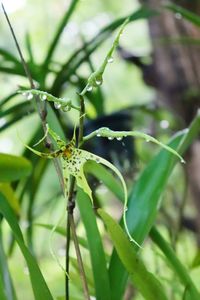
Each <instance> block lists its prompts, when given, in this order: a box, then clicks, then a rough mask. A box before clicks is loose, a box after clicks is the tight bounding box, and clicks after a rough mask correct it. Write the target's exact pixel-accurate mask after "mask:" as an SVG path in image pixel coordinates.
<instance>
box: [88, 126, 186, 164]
mask: <svg viewBox="0 0 200 300" xmlns="http://www.w3.org/2000/svg"><path fill="white" fill-rule="evenodd" d="M94 136H98V137H107V138H113V139H114V138H116V139H119V140H122V139H123V138H124V137H127V136H132V137H137V138H141V139H144V140H145V141H146V142H152V143H154V144H157V145H159V146H160V147H162V148H164V149H166V150H167V151H169V152H171V153H173V154H174V155H175V156H177V157H178V158H179V159H180V161H181V162H182V163H184V162H185V161H184V159H183V158H182V157H181V156H180V155H179V154H178V153H177V151H175V150H174V149H172V148H171V147H169V146H167V145H165V144H163V143H161V142H160V141H158V140H157V139H156V138H154V137H152V136H151V135H149V134H146V133H143V132H140V131H136V130H134V131H114V130H111V129H109V128H108V127H101V128H99V129H97V130H95V131H93V132H92V133H90V134H89V135H87V136H85V137H84V138H83V140H84V141H88V140H89V139H91V138H92V137H94Z"/></svg>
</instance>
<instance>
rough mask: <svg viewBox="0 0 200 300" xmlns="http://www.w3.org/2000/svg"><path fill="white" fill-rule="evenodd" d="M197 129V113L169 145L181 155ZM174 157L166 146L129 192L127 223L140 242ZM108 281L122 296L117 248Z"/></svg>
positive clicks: (118, 296) (124, 276) (199, 126)
mask: <svg viewBox="0 0 200 300" xmlns="http://www.w3.org/2000/svg"><path fill="white" fill-rule="evenodd" d="M199 130H200V113H199V111H198V114H197V116H196V117H195V119H194V121H193V122H192V124H191V125H190V127H189V129H187V130H185V131H182V132H180V133H179V134H178V135H176V136H175V137H174V138H173V139H172V141H171V142H170V143H169V146H170V147H171V148H173V149H176V151H178V153H180V154H181V155H182V154H183V153H184V152H185V150H186V149H187V148H188V147H189V146H190V145H191V143H192V141H193V140H194V139H195V138H196V137H197V135H198V133H199ZM176 162H177V160H176V158H175V156H174V155H172V154H171V153H169V152H166V151H165V150H162V151H160V153H159V154H158V155H156V156H155V157H154V158H153V159H152V160H151V161H150V163H149V164H148V165H147V167H146V168H145V169H144V171H143V172H142V174H141V175H140V177H139V179H138V180H137V182H135V183H134V185H133V189H132V191H131V193H130V195H129V202H128V211H127V216H126V218H127V224H128V229H129V231H130V233H131V235H132V236H133V238H134V239H136V241H137V242H138V243H142V242H143V241H144V239H145V238H146V236H147V235H148V233H149V230H150V229H151V227H152V225H153V223H154V221H155V218H156V215H157V211H158V208H159V205H160V202H159V201H160V195H161V194H162V192H163V191H164V189H165V186H166V183H167V180H168V178H169V176H170V174H171V172H172V171H173V168H174V166H175V165H176ZM109 273H110V281H111V290H112V297H113V299H115V300H118V299H121V298H122V295H123V293H124V289H125V286H126V282H127V272H126V271H125V269H124V267H123V266H122V264H121V262H120V260H119V258H118V257H117V254H116V252H115V251H114V252H113V255H112V258H111V263H110V269H109Z"/></svg>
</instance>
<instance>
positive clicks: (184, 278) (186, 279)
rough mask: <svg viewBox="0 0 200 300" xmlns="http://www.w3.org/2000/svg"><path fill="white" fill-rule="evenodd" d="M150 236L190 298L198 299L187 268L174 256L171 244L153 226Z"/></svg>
mask: <svg viewBox="0 0 200 300" xmlns="http://www.w3.org/2000/svg"><path fill="white" fill-rule="evenodd" d="M150 237H151V239H152V241H153V242H154V243H155V244H156V245H157V246H158V247H159V248H160V249H161V251H162V252H163V253H164V255H165V257H166V258H167V259H168V261H169V262H170V265H171V268H172V269H173V270H174V272H175V273H176V274H177V276H178V277H179V279H180V280H181V282H182V283H183V285H184V286H185V288H187V295H188V296H189V297H190V299H191V300H198V299H200V294H199V292H198V291H197V289H196V287H195V285H194V283H193V281H192V279H191V278H190V275H189V272H188V270H186V268H185V267H184V266H183V265H182V264H181V262H180V261H179V259H178V257H177V256H176V254H175V252H174V250H173V249H172V248H171V246H170V245H169V244H168V243H167V242H166V241H165V239H164V238H163V237H162V235H161V234H160V233H159V232H158V230H157V229H156V228H155V227H153V228H152V229H151V231H150Z"/></svg>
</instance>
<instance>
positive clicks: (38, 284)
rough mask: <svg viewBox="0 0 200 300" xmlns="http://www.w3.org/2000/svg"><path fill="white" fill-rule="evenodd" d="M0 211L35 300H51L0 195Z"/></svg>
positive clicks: (10, 213)
mask: <svg viewBox="0 0 200 300" xmlns="http://www.w3.org/2000/svg"><path fill="white" fill-rule="evenodd" d="M0 211H1V213H2V215H3V216H4V218H5V219H6V221H7V222H8V224H9V226H10V228H11V230H12V232H13V234H14V236H15V239H16V241H17V243H18V245H19V247H20V249H21V252H22V254H23V256H24V259H25V260H26V263H27V266H28V269H29V273H30V279H31V283H32V288H33V293H34V296H35V300H41V299H45V300H53V297H52V295H51V293H50V291H49V288H48V286H47V284H46V282H45V280H44V277H43V276H42V273H41V271H40V269H39V266H38V264H37V262H36V260H35V258H34V256H33V255H32V254H31V252H30V251H29V250H28V248H27V247H26V245H25V243H24V239H23V236H22V232H21V230H20V227H19V225H18V223H17V220H16V217H15V215H14V213H13V211H12V209H11V208H10V206H9V205H8V203H7V201H6V199H5V198H4V196H3V195H2V194H1V193H0Z"/></svg>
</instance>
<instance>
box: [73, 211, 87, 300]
mask: <svg viewBox="0 0 200 300" xmlns="http://www.w3.org/2000/svg"><path fill="white" fill-rule="evenodd" d="M69 217H70V227H71V231H72V236H73V241H74V246H75V250H76V256H77V260H78V266H79V269H80V276H81V279H82V283H83V290H84V295H85V299H87V300H90V296H89V290H88V285H87V279H86V275H85V271H84V266H83V261H82V257H81V252H80V247H79V242H78V238H77V235H76V226H75V222H74V217H73V215H72V214H70V215H69Z"/></svg>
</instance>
